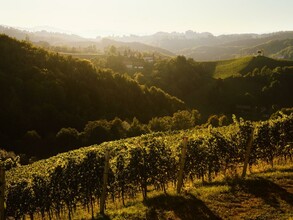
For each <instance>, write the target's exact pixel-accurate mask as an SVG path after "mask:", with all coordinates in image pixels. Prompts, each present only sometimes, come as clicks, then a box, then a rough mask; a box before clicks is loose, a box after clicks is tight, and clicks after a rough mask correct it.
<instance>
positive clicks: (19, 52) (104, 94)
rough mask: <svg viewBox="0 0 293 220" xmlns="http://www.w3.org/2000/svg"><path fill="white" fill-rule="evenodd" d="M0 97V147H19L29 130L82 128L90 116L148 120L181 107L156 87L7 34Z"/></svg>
mask: <svg viewBox="0 0 293 220" xmlns="http://www.w3.org/2000/svg"><path fill="white" fill-rule="evenodd" d="M0 100H1V108H0V121H1V128H0V146H3V147H6V148H9V147H10V146H14V147H15V148H16V147H18V149H19V146H23V145H24V143H23V141H22V140H23V139H25V137H26V136H27V135H32V134H34V135H33V136H34V138H37V139H38V138H39V137H42V138H45V139H46V138H47V139H48V140H50V139H51V137H54V136H55V135H56V133H57V132H58V131H59V130H60V129H61V128H63V127H73V128H76V129H82V128H84V126H85V125H86V123H87V122H88V121H91V120H98V119H108V120H110V119H111V120H112V119H114V118H115V117H116V116H117V117H119V118H121V119H122V120H126V119H129V120H132V119H133V117H136V118H138V119H139V120H140V121H143V122H146V121H148V120H150V119H151V118H152V117H154V116H162V115H168V114H172V113H173V112H175V111H177V110H178V109H182V108H184V103H183V102H182V101H181V100H179V99H177V98H175V97H172V96H170V95H168V94H167V93H165V92H164V91H162V90H161V89H159V88H156V87H151V88H148V87H146V86H141V85H139V84H138V83H137V82H136V81H134V80H132V79H130V78H129V77H127V76H124V75H119V74H114V73H113V72H112V71H110V70H103V69H98V70H97V69H96V68H95V67H93V65H92V64H91V63H90V62H89V61H86V60H78V59H73V58H71V57H63V56H60V55H58V54H57V53H49V52H47V51H45V50H43V49H39V48H36V47H33V46H32V45H31V44H29V43H27V42H20V41H17V40H15V39H12V38H9V37H8V36H6V35H0ZM31 131H34V132H33V133H32V132H31ZM46 143H47V144H50V143H49V141H47V142H46ZM38 147H39V148H43V147H44V146H38ZM10 150H15V149H14V148H12V149H10Z"/></svg>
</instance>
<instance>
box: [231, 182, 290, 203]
mask: <svg viewBox="0 0 293 220" xmlns="http://www.w3.org/2000/svg"><path fill="white" fill-rule="evenodd" d="M230 185H231V192H232V193H233V192H237V191H239V190H243V191H244V192H246V193H249V194H252V195H254V196H255V197H259V198H261V199H262V200H263V201H264V202H265V203H267V204H268V205H270V206H272V207H274V208H280V203H279V201H278V198H280V199H281V200H283V201H285V202H286V203H288V204H289V205H293V194H292V193H290V192H288V191H287V190H285V189H284V188H282V187H280V186H279V185H277V184H276V183H274V182H272V181H270V180H267V179H264V178H262V177H258V178H255V179H248V180H244V181H243V180H242V181H235V182H232V183H230Z"/></svg>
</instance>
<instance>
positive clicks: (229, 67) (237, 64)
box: [214, 57, 253, 79]
mask: <svg viewBox="0 0 293 220" xmlns="http://www.w3.org/2000/svg"><path fill="white" fill-rule="evenodd" d="M252 59H253V57H243V58H239V59H233V60H226V61H219V62H217V66H216V69H215V72H214V78H222V79H225V78H228V77H231V76H239V75H240V73H241V71H242V70H243V69H245V68H246V67H247V66H248V65H249V63H250V62H251V60H252Z"/></svg>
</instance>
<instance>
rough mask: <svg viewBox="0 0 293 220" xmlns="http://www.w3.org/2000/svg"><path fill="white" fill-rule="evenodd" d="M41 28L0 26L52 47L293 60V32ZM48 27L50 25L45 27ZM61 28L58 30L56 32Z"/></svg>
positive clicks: (1, 30)
mask: <svg viewBox="0 0 293 220" xmlns="http://www.w3.org/2000/svg"><path fill="white" fill-rule="evenodd" d="M42 28H43V27H39V28H36V29H32V30H38V31H35V32H31V31H26V30H19V29H16V28H11V27H5V26H0V33H4V34H7V35H8V36H10V37H15V38H16V39H18V40H25V39H29V40H30V41H31V42H33V43H36V44H38V43H42V42H47V43H49V44H50V45H52V46H68V47H88V46H92V45H94V46H95V47H96V48H97V49H98V50H100V51H104V49H105V48H107V47H109V46H112V45H114V46H116V47H118V48H119V47H121V48H129V49H131V50H136V51H140V52H154V53H160V54H163V55H167V56H175V55H184V56H186V57H189V58H193V59H195V60H198V61H216V60H223V59H234V58H239V57H243V56H250V55H254V54H255V53H256V52H257V50H259V49H263V50H264V53H265V55H266V56H269V57H272V58H284V59H290V60H293V52H292V48H290V47H291V46H292V39H293V31H280V32H275V33H266V34H254V33H247V34H228V35H219V36H215V35H213V34H212V33H209V32H202V33H199V32H195V31H192V30H188V31H186V32H184V33H179V32H171V33H168V32H157V33H155V34H152V35H143V36H138V35H129V36H109V37H106V38H101V37H97V38H96V39H93V38H83V37H80V36H78V35H74V34H65V33H60V32H62V31H60V32H58V29H54V28H52V27H49V28H47V29H48V30H49V31H50V30H53V32H48V31H44V30H41V29H42ZM44 29H46V27H44ZM55 30H57V32H54V31H55Z"/></svg>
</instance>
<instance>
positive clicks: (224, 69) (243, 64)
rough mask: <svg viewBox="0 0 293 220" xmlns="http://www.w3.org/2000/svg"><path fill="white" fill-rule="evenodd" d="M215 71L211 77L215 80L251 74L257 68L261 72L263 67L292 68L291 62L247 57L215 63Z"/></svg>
mask: <svg viewBox="0 0 293 220" xmlns="http://www.w3.org/2000/svg"><path fill="white" fill-rule="evenodd" d="M214 65H215V66H216V67H215V70H214V72H212V73H211V74H212V76H213V77H214V78H216V79H219V78H221V79H225V78H228V77H231V76H239V75H244V74H247V73H248V72H252V71H253V70H254V69H256V68H258V69H259V70H261V69H262V68H263V67H264V66H266V67H268V68H270V69H274V68H276V67H284V66H292V65H293V61H288V60H277V59H272V58H269V57H265V56H248V57H242V58H238V59H232V60H224V61H218V62H215V63H214Z"/></svg>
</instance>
